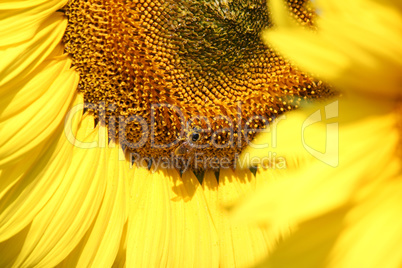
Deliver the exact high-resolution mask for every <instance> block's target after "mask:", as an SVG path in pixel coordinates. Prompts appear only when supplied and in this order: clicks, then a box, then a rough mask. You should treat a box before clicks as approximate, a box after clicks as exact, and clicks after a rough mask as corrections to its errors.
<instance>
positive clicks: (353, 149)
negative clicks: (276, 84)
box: [233, 0, 402, 267]
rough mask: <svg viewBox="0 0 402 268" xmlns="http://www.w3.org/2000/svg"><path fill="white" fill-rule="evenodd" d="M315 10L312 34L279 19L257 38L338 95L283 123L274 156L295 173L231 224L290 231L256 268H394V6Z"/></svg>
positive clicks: (397, 229)
mask: <svg viewBox="0 0 402 268" xmlns="http://www.w3.org/2000/svg"><path fill="white" fill-rule="evenodd" d="M316 4H317V9H318V10H320V18H319V19H317V28H318V31H317V32H314V33H313V32H311V31H306V30H304V29H301V28H300V27H297V26H295V25H294V23H293V22H292V20H290V19H288V18H287V16H286V15H285V16H282V17H279V18H278V23H277V25H278V28H277V29H275V30H273V31H267V32H266V33H265V34H264V39H265V40H266V41H267V40H269V42H270V43H271V44H274V45H275V47H276V48H277V49H278V50H280V51H282V52H283V53H284V55H287V56H288V57H290V58H292V59H293V60H294V61H295V62H297V63H298V64H299V65H300V66H303V67H304V68H305V70H308V71H310V72H312V73H315V74H316V75H317V76H320V77H321V78H323V79H324V81H327V82H328V83H331V84H332V85H334V86H336V87H337V88H338V89H339V90H341V91H342V95H343V96H342V98H337V99H333V100H331V101H329V102H328V103H325V104H321V105H317V106H313V107H310V108H309V110H306V111H304V112H295V113H293V114H292V113H289V114H287V120H285V121H283V122H282V123H280V124H278V127H277V133H276V135H277V137H278V140H276V147H275V148H273V150H274V151H275V153H277V154H279V155H283V156H287V157H288V158H287V159H290V160H291V161H292V163H293V166H294V167H296V166H297V169H296V168H293V169H291V170H288V172H287V173H286V172H285V173H286V174H283V173H282V174H279V175H281V177H280V179H277V180H276V181H275V182H272V183H270V184H269V186H268V187H266V188H264V189H260V191H259V193H256V194H254V196H253V197H251V198H249V199H248V200H247V201H246V202H244V203H243V204H241V205H240V206H239V207H237V209H236V210H234V212H233V213H234V217H235V218H238V219H239V217H240V218H243V219H244V218H247V217H249V220H250V222H251V223H254V224H255V223H258V224H259V225H264V226H265V227H267V228H268V229H273V228H274V229H275V228H280V227H281V226H282V225H286V224H290V225H291V226H292V232H291V233H290V234H289V235H287V236H286V238H284V240H283V241H282V242H280V243H279V244H278V245H277V246H275V249H274V250H273V251H272V252H271V253H270V254H269V255H268V257H267V259H266V261H265V262H263V263H262V264H263V265H264V266H267V267H400V266H401V265H402V254H401V252H400V250H398V244H399V243H400V241H401V239H402V228H401V224H402V222H401V217H400V214H401V204H402V198H401V195H400V192H401V190H402V171H401V168H402V167H401V163H402V162H401V139H402V132H401V131H402V128H401V122H402V121H401V120H402V117H401V116H402V113H401V107H402V106H401V104H402V103H401V88H402V79H401V73H402V60H401V59H402V57H401V56H402V50H401V46H400V44H401V43H402V35H401V30H402V10H401V5H400V3H399V2H397V1H371V0H359V1H353V3H352V2H346V1H316ZM275 6H276V8H279V10H282V8H283V7H282V5H281V3H280V2H275ZM282 13H283V12H282ZM274 14H278V13H277V12H274ZM313 123H314V124H313ZM287 133H296V134H293V135H292V136H290V135H287ZM271 138H272V135H261V136H260V137H257V140H259V141H260V142H262V141H264V140H267V139H271ZM331 144H335V145H336V146H335V147H334V148H332V149H331V148H330V147H331ZM292 149H293V151H292ZM263 151H264V150H261V151H259V152H258V151H257V150H254V151H253V153H254V154H255V155H256V156H261V155H262V154H263V153H266V150H265V152H263ZM334 160H335V161H334ZM263 173H264V172H263Z"/></svg>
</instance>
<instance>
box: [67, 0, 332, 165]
mask: <svg viewBox="0 0 402 268" xmlns="http://www.w3.org/2000/svg"><path fill="white" fill-rule="evenodd" d="M304 2H305V1H288V6H289V10H290V12H292V13H293V15H294V17H295V18H296V19H298V20H299V22H300V23H301V24H305V25H307V26H311V24H312V22H311V20H312V17H313V12H311V11H310V10H309V9H307V8H305V7H304ZM64 11H65V14H66V16H67V18H68V26H67V30H66V33H65V36H64V44H65V50H66V52H67V53H69V54H70V55H71V57H72V59H73V65H74V66H75V67H76V70H77V71H78V72H79V73H80V78H81V79H80V83H79V87H78V90H79V91H80V92H81V93H83V95H84V100H85V103H86V104H85V105H86V108H87V109H88V110H89V111H90V112H92V113H93V114H94V116H95V117H96V119H97V120H98V121H99V122H100V124H105V125H107V127H108V132H109V138H111V139H116V140H118V142H119V143H120V144H121V145H122V146H123V148H125V150H126V153H127V157H129V159H130V161H136V162H137V163H144V161H142V160H144V159H147V161H146V162H147V163H148V164H150V163H151V160H152V161H153V162H154V163H155V162H156V161H160V159H162V161H163V163H165V165H170V166H172V165H173V167H175V168H178V169H183V168H186V167H191V168H193V169H196V170H205V169H217V168H219V167H223V166H224V165H226V166H227V167H228V166H232V167H233V165H234V163H235V161H236V156H237V155H238V154H239V153H240V152H241V150H242V149H243V148H244V147H245V146H246V145H247V144H248V143H249V141H250V140H252V138H253V137H254V136H255V134H256V133H257V132H258V131H259V130H261V129H263V128H265V127H266V126H267V125H268V124H269V122H271V121H272V120H274V119H275V117H277V116H278V115H280V114H281V113H283V112H285V111H288V110H291V109H294V108H297V106H298V103H299V102H300V101H301V100H302V99H306V98H313V97H315V96H321V95H325V92H326V91H327V89H326V88H325V87H324V86H322V85H321V83H320V82H318V81H314V80H313V79H312V78H310V77H308V76H307V75H306V74H305V73H303V72H301V71H300V70H298V69H297V68H295V67H294V66H292V65H291V64H289V63H288V62H287V61H286V60H284V59H283V58H281V57H280V56H278V55H277V54H276V53H275V52H274V51H273V50H272V49H271V48H270V47H267V46H266V45H264V44H263V43H262V41H261V40H260V33H261V31H262V30H263V29H266V28H269V27H271V22H270V18H269V13H268V10H267V3H266V1H265V0H249V1H247V0H238V1H235V0H218V1H216V0H200V1H185V0H133V1H125V0H121V1H117V0H116V1H95V0H86V1H84V0H71V1H69V3H68V4H67V6H65V8H64ZM189 160H191V161H189Z"/></svg>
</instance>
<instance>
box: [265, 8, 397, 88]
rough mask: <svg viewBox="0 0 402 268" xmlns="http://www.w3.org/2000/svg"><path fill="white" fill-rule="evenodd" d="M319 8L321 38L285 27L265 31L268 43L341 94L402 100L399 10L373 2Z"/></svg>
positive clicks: (305, 31) (301, 30)
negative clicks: (343, 92)
mask: <svg viewBox="0 0 402 268" xmlns="http://www.w3.org/2000/svg"><path fill="white" fill-rule="evenodd" d="M272 2H274V3H275V5H272V8H276V9H278V7H277V6H279V5H278V3H276V2H278V1H277V0H275V1H272ZM317 2H318V3H317V8H318V9H320V11H321V12H322V14H320V18H319V19H318V20H317V27H318V32H317V33H312V32H310V31H308V30H305V29H302V28H295V27H288V26H287V25H286V24H280V25H282V27H278V28H277V29H275V30H269V31H266V32H265V33H264V40H265V41H266V42H269V44H274V46H275V48H277V49H278V50H279V51H281V52H282V53H283V54H284V55H285V56H287V57H290V58H291V59H293V60H294V61H295V62H296V63H297V64H298V65H299V66H300V67H303V68H305V69H306V70H307V71H310V72H311V73H313V74H315V75H319V76H320V77H322V78H323V79H325V80H327V81H328V82H330V83H331V84H333V85H334V86H337V87H339V88H340V89H342V90H347V91H350V90H356V91H360V92H361V91H362V92H369V93H370V94H375V95H386V96H394V95H396V94H399V92H400V88H401V85H402V78H401V76H400V73H401V65H402V49H401V46H400V44H401V43H402V35H401V34H400V33H401V31H402V13H401V12H400V10H395V9H394V7H393V6H391V5H386V4H384V3H382V2H378V1H371V0H359V1H354V2H353V3H349V2H344V1H339V2H337V3H335V2H334V1H329V2H328V1H327V2H326V1H317ZM273 12H275V10H274V11H273ZM380 89H381V90H380Z"/></svg>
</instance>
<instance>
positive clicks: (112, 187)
mask: <svg viewBox="0 0 402 268" xmlns="http://www.w3.org/2000/svg"><path fill="white" fill-rule="evenodd" d="M110 145H111V148H104V149H102V150H106V153H105V159H104V161H103V165H98V167H97V169H101V170H103V172H104V173H105V176H106V179H107V185H106V190H105V194H104V198H103V201H102V205H101V207H100V210H99V212H98V215H97V217H96V218H95V219H94V223H93V225H92V227H91V228H90V229H89V230H88V233H87V235H86V236H85V237H84V238H83V239H82V241H81V242H80V244H79V245H78V246H77V247H76V249H75V250H74V251H73V252H72V253H71V254H70V255H69V256H68V257H67V258H66V260H64V261H63V263H62V266H65V267H72V266H74V267H75V266H78V267H88V266H94V267H101V266H105V267H111V266H112V265H113V263H114V261H115V258H116V255H117V253H118V250H119V247H120V243H121V240H122V239H123V238H124V237H123V231H124V225H125V223H126V221H127V216H128V209H127V207H126V203H127V199H128V197H129V193H128V189H129V187H128V181H129V180H131V179H132V177H133V172H132V169H130V168H129V164H128V163H127V161H126V159H125V158H122V159H119V155H121V150H122V149H121V148H119V147H118V146H116V145H114V144H110Z"/></svg>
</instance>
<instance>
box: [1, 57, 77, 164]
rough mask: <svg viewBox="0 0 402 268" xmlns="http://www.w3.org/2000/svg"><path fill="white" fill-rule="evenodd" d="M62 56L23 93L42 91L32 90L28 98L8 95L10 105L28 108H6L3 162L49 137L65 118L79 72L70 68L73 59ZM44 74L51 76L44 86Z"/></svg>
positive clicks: (2, 126) (23, 90)
mask: <svg viewBox="0 0 402 268" xmlns="http://www.w3.org/2000/svg"><path fill="white" fill-rule="evenodd" d="M59 60H60V63H59V64H57V65H56V66H54V65H53V64H52V62H50V63H49V65H48V68H45V69H44V70H43V72H41V73H40V74H39V75H38V76H37V77H35V78H33V79H32V80H31V81H29V82H28V83H27V84H26V85H24V87H23V88H22V89H21V90H20V91H21V94H29V92H30V91H32V90H37V91H39V93H34V94H32V96H33V99H31V98H30V97H28V98H26V99H27V102H25V101H24V98H23V97H24V95H21V94H19V92H17V94H16V93H8V94H7V95H6V101H9V103H8V105H9V106H16V105H21V104H22V106H23V107H24V106H26V108H25V109H23V110H20V112H19V111H18V109H16V108H13V107H10V108H8V107H7V108H5V110H4V111H3V112H4V119H3V116H1V117H0V137H1V138H0V148H1V149H0V159H1V160H0V166H1V165H4V164H6V163H8V162H11V161H15V160H16V159H17V158H18V157H20V156H21V155H23V154H25V153H27V152H29V151H30V150H32V149H34V148H35V147H36V146H38V145H40V144H41V143H42V142H44V141H46V139H48V138H49V137H51V135H53V134H54V131H55V129H56V128H57V127H59V126H60V124H61V123H62V122H63V120H64V115H65V114H66V112H67V109H68V108H69V107H70V102H71V100H72V98H73V96H74V94H75V93H74V89H75V88H76V86H77V83H78V75H77V73H75V72H74V71H73V70H70V69H69V66H70V64H71V61H70V60H68V59H59ZM44 76H47V79H48V81H50V83H43V82H42V85H43V87H42V86H41V83H39V80H38V79H43V78H44ZM49 78H50V79H49ZM13 95H15V96H13ZM29 101H31V103H29ZM18 112H19V113H18Z"/></svg>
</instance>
